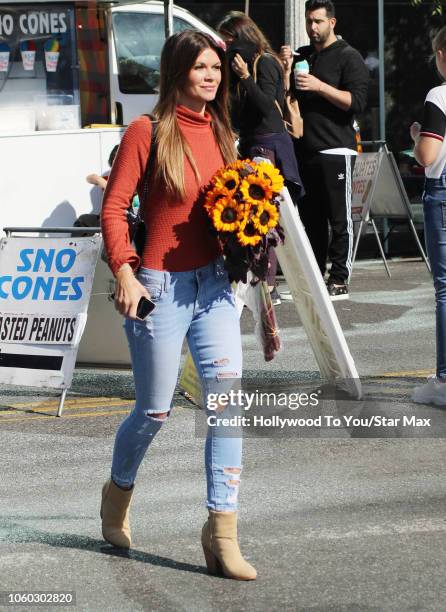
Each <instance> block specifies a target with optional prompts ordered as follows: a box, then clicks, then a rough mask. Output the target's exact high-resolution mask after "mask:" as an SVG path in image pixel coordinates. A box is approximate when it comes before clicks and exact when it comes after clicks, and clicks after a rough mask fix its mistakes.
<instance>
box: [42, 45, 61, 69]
mask: <svg viewBox="0 0 446 612" xmlns="http://www.w3.org/2000/svg"><path fill="white" fill-rule="evenodd" d="M59 53H60V45H59V41H58V40H56V39H53V40H47V41H46V43H45V66H46V70H47V72H56V70H57V62H58V61H59Z"/></svg>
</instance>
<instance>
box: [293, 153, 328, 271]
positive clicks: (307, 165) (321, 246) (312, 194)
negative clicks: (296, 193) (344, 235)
mask: <svg viewBox="0 0 446 612" xmlns="http://www.w3.org/2000/svg"><path fill="white" fill-rule="evenodd" d="M320 157H321V156H320V155H315V156H313V157H311V158H309V159H300V158H299V170H300V174H301V177H302V181H303V184H304V188H305V195H304V196H303V197H302V198H300V199H299V200H298V203H297V207H298V210H299V215H300V218H301V219H302V223H303V225H304V227H305V231H306V233H307V236H308V240H309V241H310V244H311V247H312V249H313V253H314V256H315V257H316V261H317V264H318V266H319V269H320V271H321V274H322V276H324V275H325V270H326V263H327V252H328V219H327V194H326V191H325V187H324V182H323V180H322V169H321V163H320V160H319V158H320Z"/></svg>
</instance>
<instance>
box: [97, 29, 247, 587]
mask: <svg viewBox="0 0 446 612" xmlns="http://www.w3.org/2000/svg"><path fill="white" fill-rule="evenodd" d="M154 117H155V119H156V121H157V131H156V139H155V142H156V147H155V149H156V152H155V160H154V165H153V171H152V172H151V176H150V180H149V183H148V185H149V188H148V197H147V198H145V199H144V198H143V189H142V184H143V178H144V172H145V169H146V165H147V159H148V155H149V150H150V148H151V139H152V122H151V120H150V119H149V118H148V117H147V116H141V117H139V118H137V119H135V120H134V121H133V122H132V123H131V124H130V125H129V127H128V128H127V130H126V133H125V135H124V137H123V139H122V142H121V145H120V147H119V151H118V154H117V157H116V160H115V162H114V164H113V168H112V171H111V174H110V178H109V180H108V185H107V189H106V191H105V195H104V203H103V208H102V227H103V235H104V242H105V247H106V250H107V255H108V261H109V265H110V268H111V270H112V272H113V274H114V275H115V278H116V291H115V296H116V297H115V305H116V308H117V309H118V310H119V312H120V313H121V314H122V315H123V316H124V317H125V324H124V325H125V329H126V333H127V337H128V342H129V347H130V353H131V358H132V367H133V374H134V381H135V391H136V404H135V407H134V409H133V410H132V412H131V413H130V414H129V415H128V416H127V418H126V419H124V421H123V422H122V423H121V425H120V427H119V429H118V431H117V434H116V439H115V445H114V451H113V461H112V467H111V478H110V479H109V480H108V481H107V482H106V483H105V485H104V488H103V492H102V505H101V516H102V532H103V535H104V538H105V539H106V540H107V541H108V542H110V543H111V544H113V545H115V546H120V547H123V548H129V547H130V546H131V537H130V527H129V506H130V500H131V497H132V493H133V489H134V482H135V479H136V474H137V471H138V467H139V465H140V464H141V461H142V460H143V458H144V455H145V453H146V451H147V449H148V447H149V446H150V444H151V443H152V441H153V438H154V437H155V435H156V434H157V433H158V431H159V430H160V429H161V427H162V425H163V423H164V422H165V421H166V419H167V417H168V416H169V414H170V409H171V400H172V397H173V394H174V390H175V385H176V381H177V376H178V369H179V365H180V356H181V347H182V344H183V340H184V338H187V341H188V344H189V348H190V351H191V354H192V357H193V359H194V362H195V365H196V368H197V371H198V373H199V376H200V379H201V382H202V387H203V397H204V398H205V400H206V398H207V396H208V394H209V393H210V392H219V391H221V392H225V391H226V390H227V388H228V384H232V383H234V381H236V380H239V379H240V377H241V370H242V351H241V340H240V326H239V318H238V315H237V311H236V308H235V304H234V299H233V295H232V291H231V287H230V284H229V280H228V276H227V273H226V271H225V269H224V262H223V259H222V256H221V251H220V247H219V244H218V242H217V239H216V238H215V236H213V235H212V234H211V233H210V232H209V231H208V221H207V216H206V212H205V210H204V208H203V204H202V198H201V197H200V192H201V189H202V188H203V187H204V186H205V185H207V184H208V183H209V181H210V179H211V178H212V176H213V175H214V174H215V172H216V171H217V170H218V169H219V168H221V167H222V166H223V165H224V164H225V163H229V162H231V161H233V160H234V159H235V158H236V154H235V149H234V139H233V134H232V131H231V128H230V121H229V115H228V111H227V77H226V70H225V65H224V52H223V51H222V49H221V48H220V47H219V46H218V45H217V44H216V42H215V41H214V40H213V39H212V38H211V37H209V36H207V35H205V34H203V33H200V32H195V31H192V30H186V31H183V32H181V33H178V34H174V35H173V36H171V37H170V38H169V39H168V40H167V41H166V43H165V45H164V48H163V51H162V55H161V82H160V98H159V102H158V104H157V106H156V108H155V109H154ZM135 191H138V192H139V196H140V200H141V208H142V211H143V216H144V219H145V222H146V227H147V236H146V242H145V247H144V251H143V254H142V256H141V258H140V257H138V255H137V254H136V252H135V251H134V249H133V247H132V244H131V242H130V239H129V235H128V225H127V221H126V210H127V207H128V202H129V200H130V199H131V196H132V195H133V193H134V192H135ZM141 298H148V299H150V300H152V301H153V302H154V303H155V305H156V307H155V309H154V310H153V312H152V313H151V314H150V315H149V316H148V317H147V319H145V320H141V319H138V318H137V316H136V315H137V307H138V304H139V302H140V300H141ZM203 418H204V417H203ZM241 445H242V442H241V438H240V436H231V435H227V436H225V435H224V433H222V432H221V431H220V432H219V431H218V428H215V427H211V426H210V427H208V433H207V438H206V443H205V466H206V479H207V507H208V510H209V518H208V520H207V522H206V523H205V525H204V527H203V532H202V545H203V550H204V554H205V558H206V563H207V567H208V570H209V571H210V572H211V573H219V572H222V573H223V574H224V575H225V576H227V577H229V578H235V579H238V580H253V579H255V578H256V571H255V569H254V568H253V567H252V566H251V565H250V564H249V563H247V562H246V561H245V560H244V559H243V557H242V556H241V553H240V550H239V547H238V543H237V495H238V488H239V484H240V472H241V450H242V448H241Z"/></svg>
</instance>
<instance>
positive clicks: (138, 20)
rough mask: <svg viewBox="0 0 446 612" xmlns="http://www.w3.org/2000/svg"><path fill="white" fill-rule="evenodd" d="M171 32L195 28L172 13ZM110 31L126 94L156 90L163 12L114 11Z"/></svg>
mask: <svg viewBox="0 0 446 612" xmlns="http://www.w3.org/2000/svg"><path fill="white" fill-rule="evenodd" d="M173 27H174V31H175V32H181V31H182V30H188V29H195V28H193V26H192V25H191V24H190V23H188V22H187V21H184V19H180V18H179V17H174V20H173ZM113 32H114V37H115V44H116V55H117V64H118V81H119V89H120V91H121V92H122V93H127V94H156V93H158V91H159V77H160V72H159V71H160V56H161V48H162V46H163V44H164V40H165V37H164V15H154V14H151V13H115V14H114V15H113Z"/></svg>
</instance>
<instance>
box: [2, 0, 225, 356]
mask: <svg viewBox="0 0 446 612" xmlns="http://www.w3.org/2000/svg"><path fill="white" fill-rule="evenodd" d="M164 19H165V17H164V4H163V2H155V1H150V2H145V3H144V4H135V3H128V2H127V3H126V2H102V1H88V2H65V1H63V0H62V1H59V2H39V1H34V2H17V1H16V2H0V168H1V170H0V172H1V181H0V201H1V209H0V210H1V212H0V228H5V227H16V228H17V227H27V228H30V227H34V228H40V230H41V231H40V232H39V234H36V233H35V234H34V236H40V237H41V238H42V239H43V238H45V240H47V239H48V237H51V238H52V240H53V241H54V247H55V248H57V247H56V244H57V242H58V241H59V240H65V238H66V237H67V236H69V234H66V233H65V234H54V233H52V232H48V231H46V232H42V230H45V229H46V228H56V227H57V228H64V227H71V226H72V225H73V223H74V221H75V220H76V219H77V218H78V217H79V216H80V215H81V214H85V213H98V212H99V210H100V205H101V199H102V192H101V190H100V189H99V188H98V187H92V185H90V184H88V183H87V182H86V176H87V175H89V174H92V173H96V174H99V175H101V174H103V173H105V172H106V171H108V170H109V166H108V158H109V154H110V151H111V149H112V148H113V147H114V145H115V144H117V143H119V141H120V138H121V136H122V134H123V131H124V130H123V127H122V126H124V125H127V124H128V123H129V122H130V121H131V120H132V119H133V118H134V117H135V116H137V115H139V114H141V113H147V112H150V111H151V109H152V108H153V106H154V104H155V102H156V100H157V96H158V83H159V62H160V54H161V48H162V45H163V43H164V40H165V36H164ZM187 28H194V29H197V30H201V31H205V32H207V33H209V34H211V35H213V36H216V35H215V33H214V32H213V30H212V29H211V28H209V27H208V26H206V25H205V24H204V23H203V22H201V21H200V20H199V19H197V18H196V17H194V16H193V15H192V14H191V13H189V12H188V11H186V10H184V9H181V8H179V7H173V30H174V31H179V30H183V29H187ZM16 234H18V235H20V233H17V232H16ZM26 235H27V236H28V239H29V237H30V234H29V233H28V234H26ZM31 235H32V234H31ZM64 236H65V238H64ZM37 239H38V238H36V240H37ZM112 282H113V281H112V275H111V273H110V272H109V271H108V268H107V266H106V264H104V263H103V262H102V261H101V260H100V259H99V261H98V264H97V267H96V273H95V277H94V282H93V288H92V295H91V300H90V305H89V309H88V321H87V324H86V328H85V332H84V334H83V338H82V340H81V343H80V347H79V352H78V360H79V361H82V362H88V363H102V364H109V365H112V364H128V363H129V355H128V348H127V342H126V340H125V337H124V333H123V330H122V325H121V320H120V319H121V318H120V316H119V315H118V314H117V313H116V312H115V310H114V308H113V305H112V304H111V303H110V301H109V300H108V299H107V298H108V294H109V293H110V287H111V286H112ZM1 308H2V309H3V310H7V308H6V304H5V305H3V306H1ZM110 330H113V333H110Z"/></svg>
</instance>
